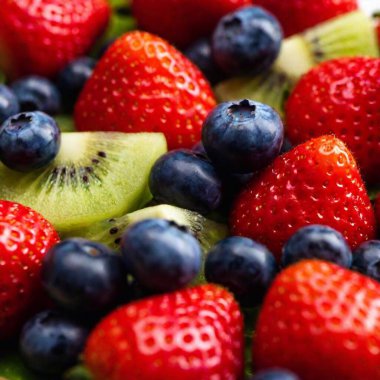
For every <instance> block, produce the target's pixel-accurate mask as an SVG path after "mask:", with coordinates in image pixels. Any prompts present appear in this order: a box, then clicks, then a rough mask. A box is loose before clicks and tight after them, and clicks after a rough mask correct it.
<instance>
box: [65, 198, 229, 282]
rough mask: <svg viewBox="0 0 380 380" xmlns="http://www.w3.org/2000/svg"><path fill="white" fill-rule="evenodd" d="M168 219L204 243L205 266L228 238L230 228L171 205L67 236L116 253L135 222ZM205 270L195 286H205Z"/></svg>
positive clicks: (109, 221)
mask: <svg viewBox="0 0 380 380" xmlns="http://www.w3.org/2000/svg"><path fill="white" fill-rule="evenodd" d="M151 218H155V219H156V218H158V219H165V220H169V221H172V222H175V223H177V224H178V225H180V226H183V227H186V228H187V229H188V230H189V231H190V232H191V233H192V234H193V235H194V236H195V237H196V238H197V239H198V240H199V242H200V244H201V247H202V251H203V263H204V260H205V258H206V254H207V253H208V252H209V250H210V249H211V248H212V247H213V246H214V245H215V244H216V243H217V242H218V241H219V240H222V239H224V238H225V237H227V236H228V228H227V226H226V225H224V224H221V223H217V222H214V221H212V220H209V219H207V218H205V217H204V216H202V215H200V214H198V213H196V212H194V211H190V210H185V209H181V208H178V207H174V206H170V205H158V206H152V207H147V208H144V209H141V210H138V211H135V212H133V213H129V214H127V215H124V216H122V217H120V218H111V219H107V220H103V221H101V222H98V223H95V224H93V225H91V226H88V227H87V228H82V229H79V230H76V231H71V233H70V235H64V236H63V237H64V238H67V237H71V236H72V237H77V236H79V237H83V238H86V239H89V240H93V241H97V242H100V243H103V244H105V245H107V246H108V247H110V248H111V249H113V250H115V251H119V250H120V241H121V237H122V235H123V232H124V231H125V230H126V229H127V228H128V226H130V225H131V224H133V223H136V222H139V221H141V220H144V219H151ZM204 282H205V278H204V270H203V269H202V270H201V272H200V273H199V275H198V276H197V278H196V279H195V280H194V282H193V284H199V283H204Z"/></svg>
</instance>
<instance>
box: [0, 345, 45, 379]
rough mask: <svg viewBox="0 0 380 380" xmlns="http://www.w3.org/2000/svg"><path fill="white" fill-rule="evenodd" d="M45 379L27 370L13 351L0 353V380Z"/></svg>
mask: <svg viewBox="0 0 380 380" xmlns="http://www.w3.org/2000/svg"><path fill="white" fill-rule="evenodd" d="M43 379H45V377H41V376H37V375H35V374H33V373H32V372H31V371H30V370H29V369H27V368H26V367H25V365H24V363H23V361H22V359H21V357H20V356H19V355H18V354H17V353H16V351H15V350H12V351H11V352H9V351H8V348H7V351H6V352H5V350H4V351H2V352H1V359H0V380H43Z"/></svg>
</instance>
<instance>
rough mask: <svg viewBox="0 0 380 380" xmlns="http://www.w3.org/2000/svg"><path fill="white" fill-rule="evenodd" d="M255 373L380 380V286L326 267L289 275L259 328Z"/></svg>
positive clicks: (306, 267) (307, 379)
mask: <svg viewBox="0 0 380 380" xmlns="http://www.w3.org/2000/svg"><path fill="white" fill-rule="evenodd" d="M253 356H254V358H253V359H254V365H255V368H260V369H261V368H272V367H280V368H287V369H290V370H292V371H294V372H295V373H296V374H298V376H299V377H300V379H302V380H321V379H345V380H358V379H373V380H376V379H380V366H379V363H380V285H379V283H378V282H375V281H373V280H370V279H369V278H367V277H365V276H362V275H360V274H358V273H354V272H351V271H349V270H347V269H343V268H341V267H338V266H336V265H333V264H330V263H327V262H322V261H303V262H301V263H298V264H296V265H294V266H291V267H289V268H288V269H286V270H284V271H283V272H282V273H281V274H280V275H279V276H278V277H277V278H276V280H275V282H274V283H273V285H272V288H271V289H270V291H269V293H268V295H267V297H266V299H265V302H264V305H263V308H262V310H261V312H260V316H259V320H258V323H257V329H256V335H255V339H254V346H253Z"/></svg>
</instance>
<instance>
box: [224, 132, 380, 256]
mask: <svg viewBox="0 0 380 380" xmlns="http://www.w3.org/2000/svg"><path fill="white" fill-rule="evenodd" d="M310 224H324V225H328V226H330V227H333V228H335V229H336V230H338V231H340V232H341V233H342V234H343V235H344V237H345V238H346V239H347V241H348V243H349V245H350V246H351V247H352V248H355V247H356V246H358V245H359V244H360V243H362V242H364V241H367V240H369V239H371V238H373V237H374V235H375V217H374V212H373V209H372V206H371V203H370V200H369V197H368V195H367V193H366V189H365V186H364V184H363V181H362V179H361V177H360V174H359V171H358V169H357V166H356V163H355V160H354V158H353V157H352V154H351V153H350V151H349V150H348V149H347V147H346V146H345V145H344V144H343V143H342V142H341V141H340V140H339V139H337V138H335V137H333V136H322V137H319V138H316V139H313V140H310V141H308V142H306V143H304V144H303V145H299V146H297V147H296V148H294V149H293V150H291V151H290V152H288V153H286V154H284V155H282V156H280V157H278V158H277V159H276V160H275V161H274V162H273V163H272V165H271V166H270V167H268V168H267V169H265V170H264V171H263V172H262V173H261V174H260V175H259V176H258V177H257V178H255V179H253V180H252V182H251V183H249V184H248V186H247V187H246V188H245V189H244V190H243V191H242V193H241V194H240V195H239V196H238V198H237V200H236V202H235V204H234V207H233V209H232V213H231V230H232V234H235V235H240V236H247V237H250V238H252V239H255V240H257V241H259V242H261V243H263V244H265V245H267V247H268V248H269V249H270V250H271V251H272V252H273V253H274V254H275V255H276V256H277V259H280V257H281V249H282V247H283V245H284V244H285V242H286V241H287V240H288V239H289V238H290V237H291V236H292V235H293V234H294V233H295V232H296V231H297V230H298V229H300V228H301V227H304V226H305V225H310Z"/></svg>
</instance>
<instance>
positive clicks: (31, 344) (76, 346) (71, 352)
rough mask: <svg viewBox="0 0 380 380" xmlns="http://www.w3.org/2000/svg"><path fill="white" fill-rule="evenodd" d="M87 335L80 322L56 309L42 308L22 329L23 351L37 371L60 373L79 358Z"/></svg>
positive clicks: (21, 345) (21, 347) (29, 363)
mask: <svg viewBox="0 0 380 380" xmlns="http://www.w3.org/2000/svg"><path fill="white" fill-rule="evenodd" d="M87 335H88V330H87V329H86V328H85V327H83V326H82V325H80V324H78V323H77V322H75V321H72V320H71V319H68V318H67V317H64V316H62V315H60V314H59V313H57V312H55V311H51V310H47V311H42V312H40V313H39V314H37V315H35V316H34V317H33V318H32V319H31V320H29V321H28V322H27V323H26V324H25V326H24V328H23V330H22V332H21V336H20V351H21V355H22V357H23V359H24V360H25V362H26V364H27V365H28V366H29V367H30V368H32V369H33V370H35V371H37V372H41V373H44V374H60V373H62V372H64V371H65V370H66V369H68V368H69V367H71V366H72V365H74V364H75V363H76V362H77V361H78V359H79V355H80V354H81V352H82V350H83V347H84V344H85V342H86V339H87Z"/></svg>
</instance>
